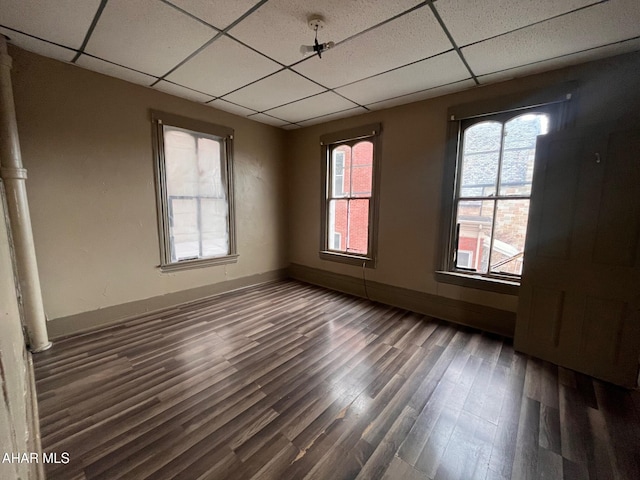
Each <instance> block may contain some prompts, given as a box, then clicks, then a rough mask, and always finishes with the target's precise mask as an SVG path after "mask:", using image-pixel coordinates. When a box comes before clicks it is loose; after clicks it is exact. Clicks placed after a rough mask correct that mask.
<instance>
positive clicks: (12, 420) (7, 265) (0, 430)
mask: <svg viewBox="0 0 640 480" xmlns="http://www.w3.org/2000/svg"><path fill="white" fill-rule="evenodd" d="M4 212H5V204H4V195H0V390H2V394H1V395H0V478H2V479H5V478H6V479H13V478H23V479H31V478H36V476H35V475H36V469H35V467H36V465H35V464H33V465H30V464H27V463H2V458H3V457H4V454H5V453H8V454H12V453H13V454H22V453H30V452H38V449H37V448H36V446H35V441H36V431H35V428H34V422H33V420H34V419H33V417H34V412H33V410H32V396H31V395H32V394H35V392H33V391H32V390H31V386H32V384H31V375H32V374H33V372H32V367H31V365H30V363H29V355H30V354H29V353H27V350H26V348H25V341H24V337H23V335H22V327H21V324H20V314H19V311H18V302H17V300H16V284H15V282H14V276H13V266H12V263H11V256H10V251H9V237H8V234H7V226H6V223H5V215H4Z"/></svg>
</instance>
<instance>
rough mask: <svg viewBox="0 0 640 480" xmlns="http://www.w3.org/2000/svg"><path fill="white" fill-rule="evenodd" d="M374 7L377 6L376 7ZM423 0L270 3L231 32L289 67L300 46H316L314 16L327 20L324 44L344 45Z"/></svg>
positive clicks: (274, 0)
mask: <svg viewBox="0 0 640 480" xmlns="http://www.w3.org/2000/svg"><path fill="white" fill-rule="evenodd" d="M372 3H373V5H372ZM419 3H420V1H419V0H394V1H386V2H371V0H349V1H344V0H316V1H314V2H312V3H311V4H310V3H309V2H304V1H302V0H270V1H269V2H267V3H265V4H264V5H262V6H261V7H260V8H259V9H258V10H257V11H256V12H255V13H253V14H252V15H250V16H249V17H248V18H246V19H245V20H243V21H242V22H240V23H239V24H238V25H236V26H235V27H233V28H232V29H231V30H230V33H231V35H233V36H235V37H236V38H238V39H240V40H242V41H243V42H245V43H246V44H248V45H251V46H252V47H253V48H256V49H258V50H260V51H262V52H263V53H265V54H267V55H269V56H270V57H271V58H274V59H276V60H278V61H279V62H282V63H284V64H286V65H290V64H291V63H293V62H296V61H298V60H300V58H301V56H300V45H301V44H303V43H304V44H310V43H313V35H314V33H313V31H312V30H311V29H309V27H308V25H307V18H308V17H309V15H310V14H319V15H322V16H323V17H324V18H325V21H326V25H325V28H324V29H323V30H322V31H321V32H320V33H319V35H318V37H319V40H320V41H329V40H331V41H334V42H340V41H342V40H344V39H345V38H347V37H350V36H351V35H355V34H356V33H359V32H361V31H363V30H366V29H367V28H370V27H372V26H374V25H376V24H378V23H380V22H382V21H384V20H386V19H388V18H390V17H393V16H394V15H398V14H400V13H402V12H404V11H406V10H408V9H409V8H411V7H413V6H415V5H417V4H419Z"/></svg>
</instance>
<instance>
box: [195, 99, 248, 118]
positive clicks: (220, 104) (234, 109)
mask: <svg viewBox="0 0 640 480" xmlns="http://www.w3.org/2000/svg"><path fill="white" fill-rule="evenodd" d="M207 105H209V106H211V107H214V108H217V109H218V110H224V111H225V112H229V113H233V114H234V115H239V116H241V117H246V116H247V115H253V114H254V113H256V112H255V111H254V110H251V109H250V108H245V107H243V106H241V105H235V104H233V103H231V102H227V101H226V100H221V99H219V98H217V99H215V100H214V101H213V102H209V103H207Z"/></svg>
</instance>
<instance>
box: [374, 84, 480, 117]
mask: <svg viewBox="0 0 640 480" xmlns="http://www.w3.org/2000/svg"><path fill="white" fill-rule="evenodd" d="M475 86H476V82H474V81H473V80H472V79H468V80H462V81H461V82H455V83H451V84H449V85H442V86H440V87H435V88H429V89H427V90H423V91H421V92H415V93H410V94H408V95H401V96H399V97H394V98H389V99H387V100H382V101H380V102H375V103H370V104H368V105H366V107H367V108H368V109H369V110H382V109H383V108H391V107H396V106H398V105H405V104H407V103H413V102H419V101H421V100H426V99H427V98H434V97H440V96H442V95H447V94H449V93H454V92H461V91H462V90H468V89H470V88H473V87H475Z"/></svg>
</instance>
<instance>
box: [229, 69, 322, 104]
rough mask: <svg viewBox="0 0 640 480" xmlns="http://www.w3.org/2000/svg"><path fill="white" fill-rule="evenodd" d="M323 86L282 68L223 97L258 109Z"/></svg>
mask: <svg viewBox="0 0 640 480" xmlns="http://www.w3.org/2000/svg"><path fill="white" fill-rule="evenodd" d="M323 91H324V88H322V87H320V86H319V85H317V84H315V83H313V82H310V81H309V80H307V79H305V78H303V77H301V76H300V75H298V74H297V73H294V72H292V71H291V70H283V71H281V72H278V73H276V74H275V75H271V76H270V77H267V78H265V79H264V80H260V81H259V82H256V83H252V84H251V85H249V86H248V87H245V88H242V89H240V90H238V91H236V92H233V93H232V94H230V95H227V96H226V97H225V99H226V100H230V101H232V102H235V103H239V104H241V105H246V106H248V107H251V108H253V109H255V110H258V111H263V110H268V109H269V108H274V107H277V106H279V105H283V104H285V103H289V102H293V101H295V100H299V99H301V98H304V97H309V96H311V95H315V94H317V93H320V92H323Z"/></svg>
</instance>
